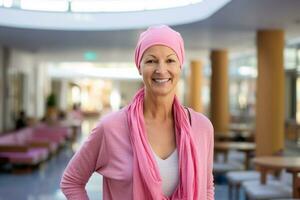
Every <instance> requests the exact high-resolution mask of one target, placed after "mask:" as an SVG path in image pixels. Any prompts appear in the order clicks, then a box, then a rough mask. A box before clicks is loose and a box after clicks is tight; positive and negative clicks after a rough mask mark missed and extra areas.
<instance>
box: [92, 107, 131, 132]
mask: <svg viewBox="0 0 300 200" xmlns="http://www.w3.org/2000/svg"><path fill="white" fill-rule="evenodd" d="M124 126H127V115H126V107H125V108H122V109H120V110H118V111H114V112H110V113H107V114H105V115H103V116H101V118H100V119H99V121H98V123H97V125H96V128H104V129H105V130H107V129H111V128H114V129H118V128H122V127H124Z"/></svg>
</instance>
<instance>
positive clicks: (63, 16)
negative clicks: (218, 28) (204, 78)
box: [0, 0, 231, 30]
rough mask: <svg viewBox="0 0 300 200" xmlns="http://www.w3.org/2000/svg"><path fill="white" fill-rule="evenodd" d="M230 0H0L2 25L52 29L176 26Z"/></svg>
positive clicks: (188, 21) (197, 17)
mask: <svg viewBox="0 0 300 200" xmlns="http://www.w3.org/2000/svg"><path fill="white" fill-rule="evenodd" d="M230 1H231V0H0V26H1V25H2V26H9V27H18V28H31V29H51V30H122V29H140V28H146V27H149V26H152V25H157V24H167V25H171V26H174V25H180V24H186V23H192V22H196V21H201V20H204V19H206V18H208V17H210V16H211V15H213V14H214V13H215V12H217V11H218V10H219V9H221V8H222V7H223V6H225V5H226V4H228V3H229V2H230ZM3 7H11V8H14V9H6V8H5V9H4V8H3ZM44 11H47V12H44ZM179 15H180V17H179ZM32 19H38V20H32Z"/></svg>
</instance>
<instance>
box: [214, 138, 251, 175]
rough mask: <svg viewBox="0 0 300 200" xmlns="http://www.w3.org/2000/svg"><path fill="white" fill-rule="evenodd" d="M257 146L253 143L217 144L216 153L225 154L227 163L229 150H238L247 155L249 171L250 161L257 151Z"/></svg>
mask: <svg viewBox="0 0 300 200" xmlns="http://www.w3.org/2000/svg"><path fill="white" fill-rule="evenodd" d="M255 148H256V145H255V143H253V142H216V143H215V145H214V149H215V151H216V152H223V153H224V155H225V161H227V155H228V151H229V150H237V151H241V152H244V153H245V154H246V159H245V168H246V169H249V161H250V157H251V153H252V152H253V151H255Z"/></svg>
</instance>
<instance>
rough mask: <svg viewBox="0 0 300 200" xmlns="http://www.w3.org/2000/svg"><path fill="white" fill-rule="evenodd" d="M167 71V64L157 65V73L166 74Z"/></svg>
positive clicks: (160, 63)
mask: <svg viewBox="0 0 300 200" xmlns="http://www.w3.org/2000/svg"><path fill="white" fill-rule="evenodd" d="M165 69H166V67H165V63H164V62H161V61H160V62H158V63H157V66H156V69H155V73H162V72H164V70H165Z"/></svg>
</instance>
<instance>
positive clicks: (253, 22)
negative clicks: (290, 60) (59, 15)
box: [0, 0, 300, 52]
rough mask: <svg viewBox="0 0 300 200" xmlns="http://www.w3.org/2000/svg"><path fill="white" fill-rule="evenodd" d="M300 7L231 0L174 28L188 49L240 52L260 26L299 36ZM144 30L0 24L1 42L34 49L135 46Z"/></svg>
mask: <svg viewBox="0 0 300 200" xmlns="http://www.w3.org/2000/svg"><path fill="white" fill-rule="evenodd" d="M299 10H300V1H299V0H284V1H283V0H232V1H231V2H230V3H229V4H227V5H226V6H225V7H223V8H222V9H221V10H219V11H218V12H217V13H215V14H214V15H213V16H211V17H210V18H208V19H206V20H204V21H200V22H195V23H190V24H185V25H179V26H174V27H173V28H174V29H176V30H177V31H179V32H180V33H181V34H182V36H183V38H184V40H185V46H186V48H187V49H189V50H210V49H217V48H227V49H229V50H230V51H233V52H234V51H235V52H240V51H246V50H249V49H253V48H254V46H255V32H256V30H258V29H284V30H285V31H286V39H287V40H291V39H295V38H297V37H300V11H299ZM178 17H180V14H178ZM33 20H38V19H33ZM141 31H142V30H120V31H55V30H31V29H20V28H8V27H0V44H1V45H5V46H9V47H13V48H18V49H23V50H29V51H34V52H39V51H48V50H52V51H53V50H58V49H60V50H71V49H76V48H102V49H103V48H107V49H116V48H117V49H133V48H134V47H135V43H136V40H137V36H138V34H139V33H140V32H141Z"/></svg>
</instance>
